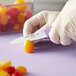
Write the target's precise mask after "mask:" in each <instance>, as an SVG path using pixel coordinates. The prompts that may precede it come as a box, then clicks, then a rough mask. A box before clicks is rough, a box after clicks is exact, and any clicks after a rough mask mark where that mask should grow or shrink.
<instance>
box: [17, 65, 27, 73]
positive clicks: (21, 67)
mask: <svg viewBox="0 0 76 76" xmlns="http://www.w3.org/2000/svg"><path fill="white" fill-rule="evenodd" d="M16 70H17V71H19V72H21V73H22V74H25V73H26V72H27V69H26V68H25V67H24V66H18V67H17V68H16Z"/></svg>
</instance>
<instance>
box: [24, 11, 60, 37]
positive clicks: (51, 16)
mask: <svg viewBox="0 0 76 76" xmlns="http://www.w3.org/2000/svg"><path fill="white" fill-rule="evenodd" d="M58 14H59V12H56V11H42V12H40V13H38V14H36V15H35V16H33V17H32V18H30V19H29V20H27V21H26V22H25V24H24V28H23V36H26V35H29V34H32V33H34V32H40V31H42V30H44V29H47V28H51V27H52V26H51V24H52V23H53V22H54V21H55V19H56V17H57V15H58Z"/></svg>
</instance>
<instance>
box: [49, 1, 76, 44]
mask: <svg viewBox="0 0 76 76" xmlns="http://www.w3.org/2000/svg"><path fill="white" fill-rule="evenodd" d="M49 36H50V39H51V41H52V42H54V43H56V44H60V43H61V44H62V45H69V44H71V43H72V41H73V40H74V41H76V0H69V1H68V2H67V3H66V4H65V6H64V8H63V9H62V11H61V12H60V13H59V15H58V17H57V18H56V20H55V21H54V22H53V23H52V29H51V31H50V33H49Z"/></svg>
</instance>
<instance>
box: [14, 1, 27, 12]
mask: <svg viewBox="0 0 76 76" xmlns="http://www.w3.org/2000/svg"><path fill="white" fill-rule="evenodd" d="M14 4H26V2H25V1H24V0H15V1H14ZM15 7H16V8H18V9H19V10H21V11H25V9H26V8H27V6H26V5H18V6H15Z"/></svg>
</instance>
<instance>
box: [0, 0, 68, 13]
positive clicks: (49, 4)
mask: <svg viewBox="0 0 76 76" xmlns="http://www.w3.org/2000/svg"><path fill="white" fill-rule="evenodd" d="M13 1H14V0H10V1H9V0H4V1H3V0H0V3H1V2H2V3H3V4H9V3H10V4H11V3H12V2H13ZM27 1H30V0H27ZM32 1H33V2H34V14H36V13H38V12H40V11H42V10H54V11H60V10H61V9H62V7H63V6H64V4H65V3H66V1H67V0H32Z"/></svg>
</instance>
